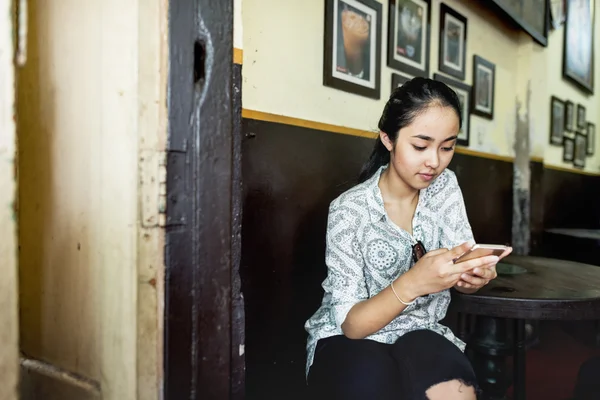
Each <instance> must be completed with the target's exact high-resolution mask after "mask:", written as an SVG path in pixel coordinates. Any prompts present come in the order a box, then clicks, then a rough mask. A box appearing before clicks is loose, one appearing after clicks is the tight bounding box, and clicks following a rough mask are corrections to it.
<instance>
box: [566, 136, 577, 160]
mask: <svg viewBox="0 0 600 400" xmlns="http://www.w3.org/2000/svg"><path fill="white" fill-rule="evenodd" d="M574 157H575V139H571V138H565V142H564V143H563V161H564V162H573V159H574Z"/></svg>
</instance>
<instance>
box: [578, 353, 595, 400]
mask: <svg viewBox="0 0 600 400" xmlns="http://www.w3.org/2000/svg"><path fill="white" fill-rule="evenodd" d="M598 399H600V357H593V358H590V359H589V360H587V361H586V362H584V363H583V364H582V365H581V367H580V368H579V373H578V374H577V383H576V384H575V400H598Z"/></svg>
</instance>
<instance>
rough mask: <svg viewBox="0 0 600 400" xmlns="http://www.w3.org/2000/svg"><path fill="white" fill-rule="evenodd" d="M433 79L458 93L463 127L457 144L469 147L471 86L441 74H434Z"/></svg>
mask: <svg viewBox="0 0 600 400" xmlns="http://www.w3.org/2000/svg"><path fill="white" fill-rule="evenodd" d="M433 79H435V80H436V81H440V82H443V83H445V84H446V85H448V86H449V87H450V88H451V89H452V90H454V91H455V92H456V95H457V96H458V100H459V101H460V110H461V113H462V127H461V128H460V131H459V132H458V138H457V140H456V143H457V144H459V145H461V146H469V127H470V118H469V117H470V115H471V114H470V108H469V104H471V86H469V85H466V84H465V83H463V82H459V81H457V80H455V79H451V78H447V77H445V76H444V75H441V74H433Z"/></svg>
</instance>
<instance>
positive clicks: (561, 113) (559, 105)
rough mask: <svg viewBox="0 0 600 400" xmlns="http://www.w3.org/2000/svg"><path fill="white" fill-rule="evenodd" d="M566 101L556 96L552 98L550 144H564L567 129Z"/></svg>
mask: <svg viewBox="0 0 600 400" xmlns="http://www.w3.org/2000/svg"><path fill="white" fill-rule="evenodd" d="M564 119H565V103H564V102H563V101H562V100H561V99H559V98H558V97H556V96H552V97H551V98H550V144H552V145H555V146H562V145H563V139H564V129H565V121H564Z"/></svg>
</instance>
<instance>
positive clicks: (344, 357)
mask: <svg viewBox="0 0 600 400" xmlns="http://www.w3.org/2000/svg"><path fill="white" fill-rule="evenodd" d="M450 380H459V381H461V382H463V383H464V384H465V385H468V386H473V387H475V390H476V392H478V389H477V383H476V378H475V373H474V371H473V368H472V367H471V364H470V362H469V360H468V359H467V357H466V356H465V355H464V353H463V352H462V351H460V349H458V348H457V347H456V346H455V345H454V344H453V343H452V342H450V341H449V340H448V339H446V338H445V337H443V336H441V335H439V334H437V333H435V332H433V331H430V330H418V331H413V332H409V333H407V334H405V335H403V336H401V337H400V338H399V339H398V340H397V341H396V343H394V344H385V343H379V342H376V341H373V340H368V339H360V340H353V339H348V338H347V337H345V336H343V335H341V336H334V337H330V338H326V339H321V340H319V342H318V343H317V349H316V352H315V358H314V362H313V365H312V366H311V368H310V371H309V375H308V388H309V393H310V397H309V398H310V399H323V400H324V399H328V400H331V399H344V400H359V399H361V400H362V399H369V400H371V399H378V400H388V399H389V400H391V399H394V400H425V399H427V396H426V395H425V392H426V391H427V389H429V388H430V387H432V386H434V385H436V384H438V383H442V382H447V381H450Z"/></svg>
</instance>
